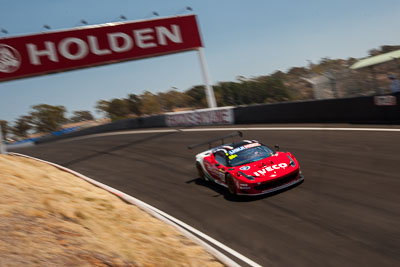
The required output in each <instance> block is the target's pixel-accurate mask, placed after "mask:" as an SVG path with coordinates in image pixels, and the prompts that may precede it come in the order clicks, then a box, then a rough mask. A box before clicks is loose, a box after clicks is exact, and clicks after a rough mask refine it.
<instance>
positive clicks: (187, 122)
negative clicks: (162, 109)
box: [166, 107, 234, 127]
mask: <svg viewBox="0 0 400 267" xmlns="http://www.w3.org/2000/svg"><path fill="white" fill-rule="evenodd" d="M166 116H167V117H166V120H167V126H169V127H176V126H199V125H218V124H233V123H234V115H233V108H232V107H224V108H215V109H199V110H194V111H182V112H171V113H167V114H166Z"/></svg>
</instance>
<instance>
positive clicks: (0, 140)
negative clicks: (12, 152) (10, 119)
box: [0, 125, 7, 154]
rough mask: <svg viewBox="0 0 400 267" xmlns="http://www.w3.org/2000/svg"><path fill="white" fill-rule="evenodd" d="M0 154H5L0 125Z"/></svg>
mask: <svg viewBox="0 0 400 267" xmlns="http://www.w3.org/2000/svg"><path fill="white" fill-rule="evenodd" d="M0 154H7V149H6V144H5V143H3V131H2V129H1V125H0Z"/></svg>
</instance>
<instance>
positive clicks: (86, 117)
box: [70, 110, 94, 122]
mask: <svg viewBox="0 0 400 267" xmlns="http://www.w3.org/2000/svg"><path fill="white" fill-rule="evenodd" d="M93 119H94V118H93V115H92V113H90V111H87V110H80V111H74V112H73V116H72V117H71V118H70V121H72V122H81V121H90V120H93Z"/></svg>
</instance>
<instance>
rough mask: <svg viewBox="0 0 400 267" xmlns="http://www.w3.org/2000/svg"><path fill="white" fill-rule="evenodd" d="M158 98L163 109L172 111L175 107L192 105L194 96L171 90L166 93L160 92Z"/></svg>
mask: <svg viewBox="0 0 400 267" xmlns="http://www.w3.org/2000/svg"><path fill="white" fill-rule="evenodd" d="M157 98H158V100H159V102H160V103H161V107H162V110H164V111H172V110H173V109H174V108H184V107H188V106H190V104H191V102H193V100H192V98H191V97H190V96H188V95H187V94H185V93H181V92H178V91H176V90H170V91H168V92H166V93H158V94H157Z"/></svg>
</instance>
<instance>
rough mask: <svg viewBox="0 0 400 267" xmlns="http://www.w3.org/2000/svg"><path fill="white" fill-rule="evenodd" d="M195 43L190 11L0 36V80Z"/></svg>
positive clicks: (163, 51) (172, 50)
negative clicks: (44, 31)
mask: <svg viewBox="0 0 400 267" xmlns="http://www.w3.org/2000/svg"><path fill="white" fill-rule="evenodd" d="M201 46H202V42H201V38H200V34H199V29H198V26H197V21H196V16H195V15H186V16H176V17H168V18H160V19H151V20H142V21H136V22H118V23H107V24H101V25H93V26H85V27H80V28H74V29H67V30H61V31H52V32H46V33H40V34H33V35H24V36H19V37H9V38H0V82H1V81H6V80H12V79H18V78H23V77H28V76H35V75H42V74H47V73H53V72H61V71H66V70H71V69H78V68H85V67H91V66H97V65H103V64H110V63H116V62H120V61H126V60H134V59H139V58H144V57H153V56H159V55H165V54H169V53H176V52H181V51H187V50H193V49H196V48H199V47H201Z"/></svg>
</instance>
